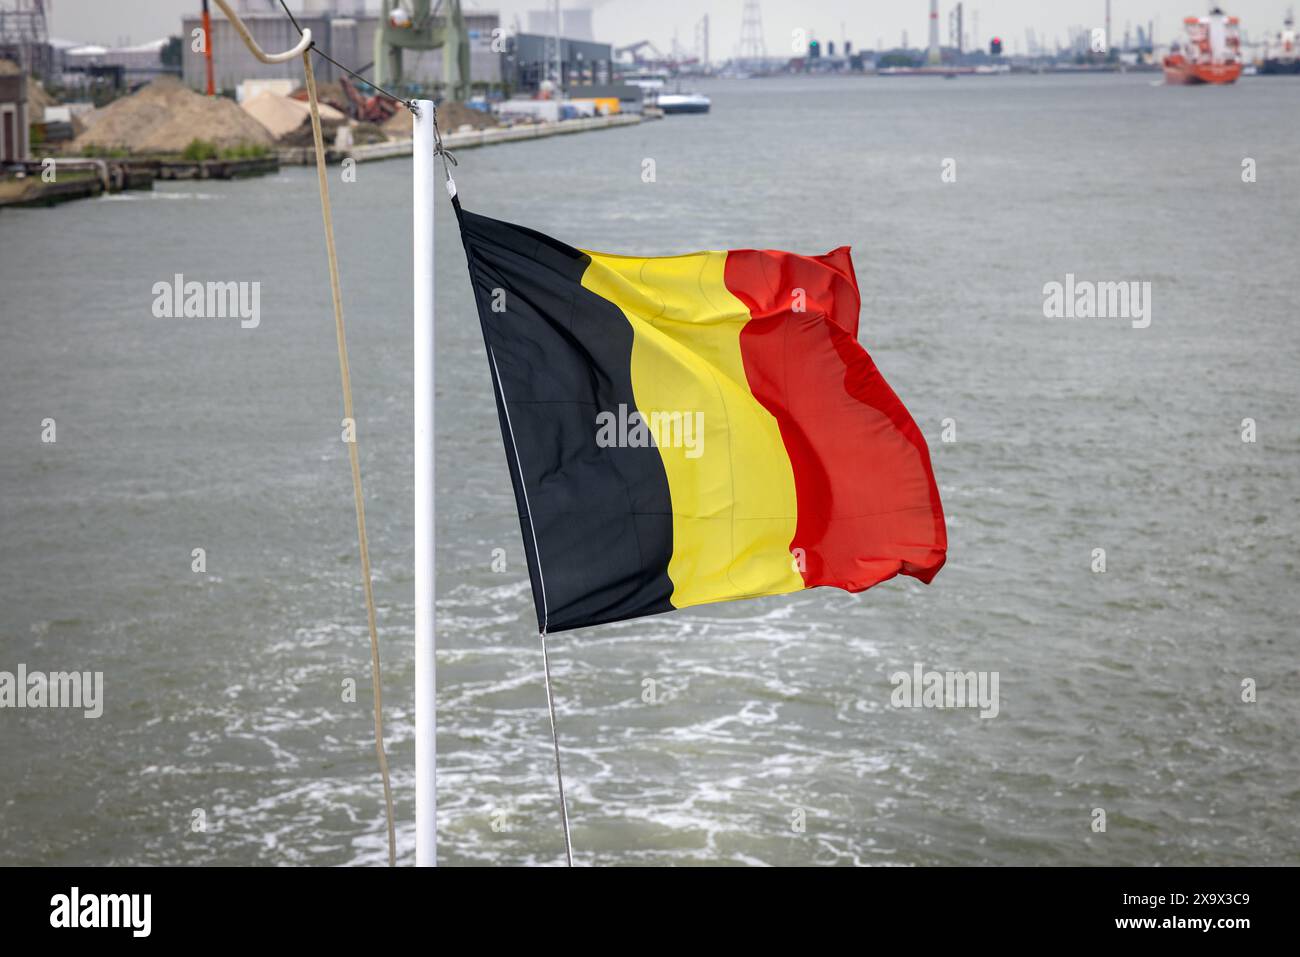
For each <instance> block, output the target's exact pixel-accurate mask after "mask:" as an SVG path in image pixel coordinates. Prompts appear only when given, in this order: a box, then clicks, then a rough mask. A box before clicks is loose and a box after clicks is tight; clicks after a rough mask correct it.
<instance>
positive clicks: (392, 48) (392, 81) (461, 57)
mask: <svg viewBox="0 0 1300 957" xmlns="http://www.w3.org/2000/svg"><path fill="white" fill-rule="evenodd" d="M390 3H391V4H392V6H389V4H390ZM430 6H431V0H384V7H388V12H387V13H386V14H384V15H383V16H382V17H381V18H380V21H379V29H377V30H376V31H375V83H376V85H378V86H389V85H393V86H400V85H401V83H402V51H403V50H437V49H439V48H441V49H442V82H443V88H444V93H445V94H446V95H447V96H449V97H451V98H452V99H455V100H464V99H465V98H466V97H467V96H468V95H469V34H468V33H467V32H466V30H465V14H464V12H463V11H462V10H461V7H460V0H445V2H444V0H438V3H437V5H436V6H434V7H433V9H432V10H430ZM444 6H445V7H446V8H447V12H446V15H445V16H443V17H441V18H437V19H435V18H436V17H437V14H438V11H439V10H440V9H442V7H444ZM381 9H383V8H382V7H381Z"/></svg>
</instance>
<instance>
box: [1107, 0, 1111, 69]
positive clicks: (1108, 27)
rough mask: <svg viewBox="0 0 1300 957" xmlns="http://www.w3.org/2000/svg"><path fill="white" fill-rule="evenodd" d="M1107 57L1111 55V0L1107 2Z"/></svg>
mask: <svg viewBox="0 0 1300 957" xmlns="http://www.w3.org/2000/svg"><path fill="white" fill-rule="evenodd" d="M1106 55H1107V56H1109V55H1110V0H1106Z"/></svg>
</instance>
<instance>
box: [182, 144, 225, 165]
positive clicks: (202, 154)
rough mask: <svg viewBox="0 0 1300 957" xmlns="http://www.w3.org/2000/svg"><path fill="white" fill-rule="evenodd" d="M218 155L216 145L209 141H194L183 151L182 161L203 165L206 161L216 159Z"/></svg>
mask: <svg viewBox="0 0 1300 957" xmlns="http://www.w3.org/2000/svg"><path fill="white" fill-rule="evenodd" d="M217 155H218V150H217V146H216V144H215V143H210V142H208V141H207V140H200V139H192V140H190V143H189V145H188V146H186V147H185V149H184V150H182V151H181V159H183V160H186V161H187V162H190V163H202V162H203V161H204V160H211V159H216V158H217Z"/></svg>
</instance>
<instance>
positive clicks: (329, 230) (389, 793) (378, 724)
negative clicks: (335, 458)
mask: <svg viewBox="0 0 1300 957" xmlns="http://www.w3.org/2000/svg"><path fill="white" fill-rule="evenodd" d="M302 62H303V67H304V68H305V71H306V74H307V96H308V102H310V104H311V131H312V138H313V139H314V140H315V143H316V174H317V179H318V181H319V184H320V206H321V216H322V218H323V219H324V220H325V251H326V254H327V256H328V258H329V266H330V293H331V295H332V296H333V298H334V334H335V338H336V339H337V340H338V347H339V374H340V376H341V377H342V379H343V415H344V416H345V417H346V419H347V420H348V421H349V422H353V423H355V422H356V419H355V417H354V416H353V414H352V376H351V373H350V372H349V370H348V343H347V337H346V336H345V335H344V331H343V291H342V288H341V286H340V283H339V257H338V252H337V251H336V250H335V248H334V214H333V212H332V210H331V209H330V191H329V182H328V180H327V179H326V175H325V139H324V136H323V135H322V134H321V128H320V107H319V104H318V102H317V99H316V74H315V72H314V71H313V70H312V67H311V50H304V51H303V54H302ZM347 446H348V460H349V461H350V462H351V465H352V498H353V501H354V502H355V504H356V511H357V544H358V546H359V548H360V550H361V581H362V585H363V586H364V588H365V592H366V622H367V624H368V625H369V626H370V685H371V690H372V692H373V693H374V701H375V754H376V756H377V757H378V758H379V773H380V776H381V777H382V778H383V779H384V807H385V810H386V812H387V815H388V866H389V867H393V866H395V865H396V864H397V832H396V829H395V827H394V825H393V787H392V783H391V782H390V780H389V776H388V755H386V754H385V753H384V693H383V684H382V682H381V680H380V672H379V629H378V627H377V625H376V623H375V591H374V586H373V584H372V582H371V575H370V543H369V541H368V539H367V537H366V506H365V499H364V498H363V496H362V494H361V459H360V456H359V454H358V452H357V442H356V435H355V434H354V435H353V437H352V441H351V442H349V443H347Z"/></svg>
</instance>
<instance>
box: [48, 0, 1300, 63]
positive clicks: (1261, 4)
mask: <svg viewBox="0 0 1300 957" xmlns="http://www.w3.org/2000/svg"><path fill="white" fill-rule="evenodd" d="M45 2H46V6H47V7H49V8H50V9H51V10H52V24H51V32H52V33H53V34H54V35H55V36H57V37H59V38H61V39H67V40H79V41H82V42H85V43H102V44H114V43H117V42H119V41H129V42H133V43H140V42H144V41H146V40H153V39H156V38H158V37H161V36H166V35H168V34H172V33H178V32H179V28H180V18H181V15H182V14H183V13H189V12H192V11H197V10H198V9H199V8H200V6H201V4H200V0H45ZM954 3H955V0H940V4H939V7H940V23H941V31H940V32H941V35H942V36H943V37H944V38H945V40H946V37H947V16H948V10H949V9H950V8H951V7H952V6H953V5H954ZM379 5H380V4H379V0H369V3H368V6H369V7H370V8H372V9H376V10H377V9H378V8H379ZM464 5H465V8H466V9H467V10H495V11H497V12H499V13H500V14H501V22H502V25H503V26H506V27H507V28H508V27H510V26H511V24H512V23H513V20H514V17H515V16H516V15H518V16H519V18H520V21H521V22H522V23H524V24H525V25H526V22H527V17H526V12H527V11H528V10H530V9H538V8H541V7H544V6H547V5H548V4H547V3H543V2H539V0H495V2H494V0H464ZM1292 5H1295V2H1294V0H1235V2H1233V0H1226V2H1224V4H1223V6H1224V9H1225V10H1227V11H1228V12H1229V13H1232V14H1235V15H1237V16H1239V17H1240V18H1241V22H1242V27H1243V28H1244V29H1245V30H1246V31H1247V33H1248V35H1249V36H1250V37H1251V38H1252V39H1258V38H1259V37H1261V36H1262V35H1263V33H1264V32H1265V31H1268V32H1271V31H1274V30H1277V29H1279V28H1280V26H1281V23H1282V18H1283V16H1284V15H1285V13H1286V10H1287V7H1288V6H1292ZM290 6H291V7H293V8H294V9H295V10H297V9H300V8H301V7H302V6H303V0H290ZM564 6H565V7H571V6H572V7H579V6H587V7H594V8H595V14H594V18H593V19H594V23H595V32H596V38H597V39H598V40H604V41H606V42H610V43H615V44H627V43H632V42H635V41H637V40H651V41H652V42H654V43H655V45H656V46H658V47H659V48H660V49H661V50H664V51H665V52H666V51H667V50H668V49H669V47H670V44H671V43H672V39H673V34H674V31H676V33H677V38H678V41H679V43H680V44H681V45H682V46H684V47H691V46H692V44H693V41H694V36H695V24H696V22H697V21H698V20H699V19H700V16H701V15H702V14H705V13H707V14H708V15H709V34H710V44H709V47H710V54H711V58H712V59H715V60H720V59H725V58H727V57H729V56H731V55H732V54H733V53H734V52H735V48H736V44H737V43H738V42H739V39H740V24H741V11H742V9H743V7H744V3H743V2H742V0H566V2H565V3H564ZM1209 7H1210V4H1209V3H1207V2H1206V0H1112V2H1111V29H1112V33H1113V35H1114V37H1115V39H1116V41H1117V42H1118V40H1119V39H1121V38H1122V37H1123V34H1124V28H1125V24H1126V23H1130V22H1131V23H1132V24H1134V25H1135V26H1136V25H1137V24H1139V23H1143V24H1145V23H1146V22H1147V21H1148V20H1154V21H1155V23H1156V38H1157V40H1160V41H1162V42H1167V41H1168V40H1169V39H1170V38H1171V37H1172V36H1173V35H1174V34H1175V33H1177V32H1178V31H1179V30H1180V29H1181V28H1180V24H1181V22H1182V18H1183V17H1184V16H1188V15H1190V14H1202V13H1204V12H1206V11H1207V10H1208V9H1209ZM965 8H966V17H967V31H968V32H969V30H970V24H971V16H972V14H973V13H974V12H975V11H978V14H979V36H978V38H977V39H978V41H979V43H980V44H981V45H984V44H986V43H987V42H988V38H989V37H991V36H995V35H999V36H1002V37H1003V38H1004V40H1006V41H1007V43H1008V47H1009V48H1014V46H1015V44H1016V43H1019V44H1020V46H1021V48H1023V45H1024V37H1025V30H1026V29H1033V30H1035V31H1038V32H1041V33H1043V34H1045V35H1046V37H1047V39H1048V42H1049V43H1050V42H1052V41H1053V40H1054V39H1055V38H1056V37H1060V38H1061V39H1062V40H1064V39H1065V36H1066V31H1067V28H1068V27H1070V26H1072V25H1086V26H1100V25H1101V24H1102V23H1103V22H1104V18H1105V8H1106V5H1105V0H966V4H965ZM761 9H762V14H763V32H764V36H765V38H766V41H767V50H768V53H769V55H773V56H776V55H781V54H785V53H787V52H788V51H790V49H791V33H792V31H793V30H794V29H796V28H803V29H805V30H807V31H809V33H810V34H811V35H813V36H816V37H818V38H820V39H822V40H834V41H837V42H838V41H839V40H840V39H841V38H842V36H847V37H848V38H849V39H850V40H851V41H853V43H854V45H855V46H862V47H868V48H870V47H874V46H875V45H876V42H877V40H878V39H883V40H884V42H885V43H886V45H888V46H891V47H892V46H894V45H896V44H897V43H898V42H899V40H900V37H901V34H902V31H903V30H906V31H907V33H908V39H909V41H910V42H911V44H912V45H913V46H921V45H924V43H925V37H926V33H927V30H928V26H927V18H928V12H929V2H928V0H762V4H761Z"/></svg>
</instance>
